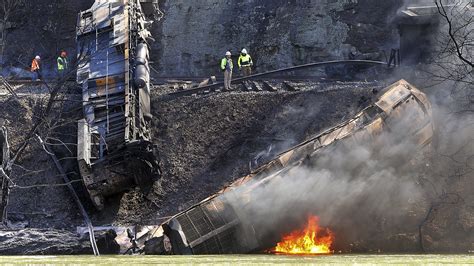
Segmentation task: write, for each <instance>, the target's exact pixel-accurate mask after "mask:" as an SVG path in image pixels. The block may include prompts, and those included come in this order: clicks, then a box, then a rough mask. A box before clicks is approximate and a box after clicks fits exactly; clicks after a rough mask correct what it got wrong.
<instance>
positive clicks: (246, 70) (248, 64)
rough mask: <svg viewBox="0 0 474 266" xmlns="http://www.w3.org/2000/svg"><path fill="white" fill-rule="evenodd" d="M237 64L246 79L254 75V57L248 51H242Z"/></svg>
mask: <svg viewBox="0 0 474 266" xmlns="http://www.w3.org/2000/svg"><path fill="white" fill-rule="evenodd" d="M237 63H238V65H239V70H241V71H243V74H244V77H247V76H250V75H252V66H253V61H252V57H251V56H250V55H249V54H248V53H247V49H243V50H242V53H241V54H240V57H239V61H238V62H237Z"/></svg>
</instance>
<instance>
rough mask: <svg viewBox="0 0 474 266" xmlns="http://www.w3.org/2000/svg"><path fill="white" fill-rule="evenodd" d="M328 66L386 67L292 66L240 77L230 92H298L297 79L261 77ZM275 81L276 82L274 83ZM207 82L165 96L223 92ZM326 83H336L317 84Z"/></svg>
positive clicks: (349, 62)
mask: <svg viewBox="0 0 474 266" xmlns="http://www.w3.org/2000/svg"><path fill="white" fill-rule="evenodd" d="M330 65H372V66H388V64H387V63H386V62H381V61H372V60H335V61H326V62H317V63H310V64H304V65H299V66H293V67H288V68H282V69H277V70H273V71H268V72H265V73H260V74H255V75H251V76H248V77H241V78H236V79H233V80H232V83H233V84H234V88H233V89H231V90H230V91H239V90H240V91H249V92H250V91H257V92H260V91H270V92H277V91H282V90H283V91H299V90H302V89H303V88H302V86H298V85H297V84H298V83H300V82H303V81H302V80H299V79H295V80H293V79H291V78H283V79H282V80H281V81H279V82H278V81H277V80H278V79H272V81H263V80H262V78H263V77H268V76H271V75H274V74H279V73H284V72H290V71H295V70H301V69H307V68H315V67H324V66H330ZM314 80H315V79H314V78H313V79H312V80H309V81H306V82H307V83H308V82H312V81H313V82H314ZM275 81H277V82H275ZM207 82H209V83H210V84H199V85H197V84H196V85H194V86H193V85H192V83H193V82H192V81H188V82H184V83H181V84H179V83H176V84H173V85H172V86H173V87H172V88H170V89H171V90H172V92H171V93H169V94H167V95H166V97H167V98H175V97H181V96H191V95H199V94H208V93H212V92H225V90H224V84H223V82H216V81H215V80H211V79H209V80H208V81H207ZM328 82H332V83H334V82H337V80H331V79H329V80H323V79H319V80H318V83H328Z"/></svg>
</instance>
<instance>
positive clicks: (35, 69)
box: [31, 55, 41, 81]
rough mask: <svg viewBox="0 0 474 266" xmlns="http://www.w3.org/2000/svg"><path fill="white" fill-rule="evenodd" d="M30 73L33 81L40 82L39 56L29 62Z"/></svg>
mask: <svg viewBox="0 0 474 266" xmlns="http://www.w3.org/2000/svg"><path fill="white" fill-rule="evenodd" d="M31 72H32V73H33V78H32V79H33V81H35V80H41V57H40V56H39V55H37V56H35V58H33V61H32V62H31Z"/></svg>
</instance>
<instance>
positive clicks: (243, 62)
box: [238, 54, 253, 67]
mask: <svg viewBox="0 0 474 266" xmlns="http://www.w3.org/2000/svg"><path fill="white" fill-rule="evenodd" d="M238 63H239V67H242V66H251V65H253V62H252V57H250V55H249V54H246V55H242V54H241V55H240V57H239V61H238Z"/></svg>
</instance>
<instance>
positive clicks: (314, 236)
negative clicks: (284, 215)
mask: <svg viewBox="0 0 474 266" xmlns="http://www.w3.org/2000/svg"><path fill="white" fill-rule="evenodd" d="M318 224H319V219H318V217H316V216H310V217H308V223H307V225H306V228H305V229H303V230H296V231H293V232H292V233H290V234H289V235H287V236H284V237H283V241H281V242H279V243H278V244H277V246H276V247H275V252H277V253H284V254H329V253H331V245H332V242H333V241H334V234H333V233H332V232H331V231H330V230H329V229H323V228H320V227H319V225H318Z"/></svg>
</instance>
